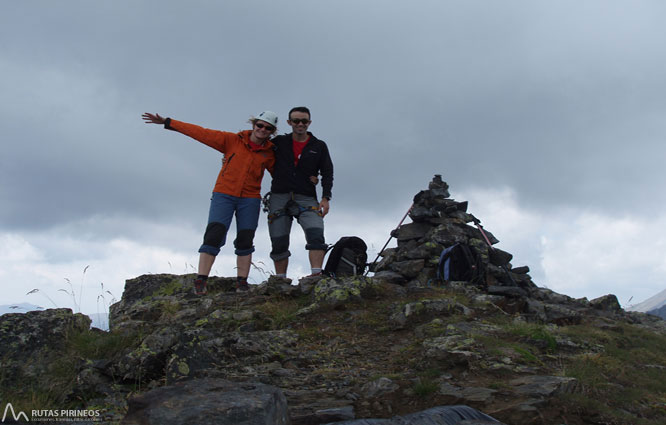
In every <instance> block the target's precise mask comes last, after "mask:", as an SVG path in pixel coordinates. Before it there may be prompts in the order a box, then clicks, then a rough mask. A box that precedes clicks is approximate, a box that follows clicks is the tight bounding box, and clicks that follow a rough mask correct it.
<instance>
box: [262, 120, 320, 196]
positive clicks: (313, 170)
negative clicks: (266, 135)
mask: <svg viewBox="0 0 666 425" xmlns="http://www.w3.org/2000/svg"><path fill="white" fill-rule="evenodd" d="M308 134H309V135H310V140H309V141H308V143H307V145H305V147H304V148H303V152H302V153H301V158H300V159H299V160H298V166H294V149H293V136H292V133H289V134H283V135H280V136H277V137H275V138H273V139H271V142H273V144H274V145H275V169H274V170H273V183H272V184H271V192H273V193H290V192H294V193H299V194H301V195H306V196H311V197H313V198H315V199H316V198H317V189H316V186H315V185H313V184H312V182H311V181H310V176H318V175H321V186H322V188H323V191H322V197H323V198H328V199H331V189H332V188H333V162H332V161H331V156H330V154H329V153H328V146H326V143H324V141H323V140H319V139H317V138H316V137H315V136H313V135H312V133H310V132H308Z"/></svg>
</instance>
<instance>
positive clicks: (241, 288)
mask: <svg viewBox="0 0 666 425" xmlns="http://www.w3.org/2000/svg"><path fill="white" fill-rule="evenodd" d="M249 290H250V285H248V284H247V280H239V281H238V282H237V283H236V292H247V291H249Z"/></svg>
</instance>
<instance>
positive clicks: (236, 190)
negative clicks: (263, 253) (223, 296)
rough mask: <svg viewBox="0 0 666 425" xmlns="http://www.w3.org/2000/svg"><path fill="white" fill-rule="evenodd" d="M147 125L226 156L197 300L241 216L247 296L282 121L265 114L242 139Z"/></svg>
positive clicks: (239, 245) (242, 279) (240, 253)
mask: <svg viewBox="0 0 666 425" xmlns="http://www.w3.org/2000/svg"><path fill="white" fill-rule="evenodd" d="M142 117H143V120H144V121H145V122H146V123H147V124H163V125H164V128H166V129H169V130H175V131H177V132H179V133H182V134H185V135H186V136H189V137H191V138H193V139H195V140H198V141H199V142H201V143H204V144H206V145H208V146H210V147H211V148H213V149H216V150H218V151H220V152H222V153H223V154H224V160H223V162H222V169H221V170H220V173H219V175H218V177H217V181H216V183H215V188H214V189H213V196H212V198H211V204H210V211H209V214H208V226H207V227H206V232H205V233H204V238H203V244H202V245H201V247H200V248H199V270H198V276H197V278H196V279H195V281H194V291H195V293H196V294H197V295H204V294H205V293H206V281H207V279H208V275H209V274H210V270H211V268H212V267H213V263H214V262H215V257H216V256H217V254H218V253H219V252H220V248H221V247H222V246H223V245H224V243H225V242H226V237H227V231H228V230H229V226H230V225H231V220H232V218H233V216H234V215H235V216H236V240H234V247H235V248H236V250H235V252H236V255H237V258H236V265H237V270H238V273H237V280H238V283H237V289H238V290H239V291H247V290H248V284H247V277H248V275H249V273H250V264H251V263H252V253H253V252H254V245H253V240H254V233H255V231H256V229H257V224H258V221H259V211H260V209H261V179H262V178H263V176H264V170H268V171H269V172H270V173H272V172H273V166H274V165H275V155H274V152H273V144H272V143H271V141H270V138H271V136H272V135H273V134H274V133H275V132H276V131H277V121H278V119H277V115H276V114H275V113H274V112H271V111H264V112H262V113H261V114H259V115H258V116H256V117H253V118H251V119H250V122H251V123H252V130H245V131H241V132H239V133H230V132H226V131H219V130H210V129H207V128H203V127H199V126H198V125H194V124H188V123H186V122H182V121H177V120H173V119H171V118H163V117H161V116H160V115H159V114H154V115H153V114H150V113H147V112H146V113H144V114H143V115H142Z"/></svg>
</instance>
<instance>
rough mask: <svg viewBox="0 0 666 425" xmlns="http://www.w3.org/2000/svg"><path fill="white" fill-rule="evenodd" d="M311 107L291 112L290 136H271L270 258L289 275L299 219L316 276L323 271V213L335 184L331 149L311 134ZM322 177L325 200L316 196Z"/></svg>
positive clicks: (282, 274) (279, 271)
mask: <svg viewBox="0 0 666 425" xmlns="http://www.w3.org/2000/svg"><path fill="white" fill-rule="evenodd" d="M311 122H312V121H311V120H310V110H309V109H308V108H306V107H304V106H298V107H295V108H292V110H291V111H289V120H287V124H289V125H290V126H291V128H292V130H293V132H292V133H291V134H285V135H281V136H277V137H275V138H274V139H272V142H273V144H274V145H275V169H274V171H273V183H272V185H271V196H270V202H269V213H268V230H269V233H270V236H271V244H272V246H273V249H272V251H271V258H272V259H273V262H274V263H275V273H276V275H277V276H279V277H286V275H287V267H288V266H289V256H290V255H291V253H290V252H289V233H290V232H291V223H292V221H293V219H294V218H296V220H297V221H298V224H300V225H301V227H302V228H303V232H304V233H305V241H306V245H305V249H306V250H308V253H309V259H310V267H311V273H312V275H319V274H321V271H322V265H323V263H324V255H325V254H326V247H327V246H326V242H325V240H324V216H325V215H326V214H328V210H329V201H330V200H331V188H332V187H333V162H332V161H331V156H330V155H329V153H328V147H327V146H326V143H324V142H323V141H322V140H319V139H317V138H316V137H315V136H314V135H313V134H312V133H310V132H308V126H309V125H310V123H311ZM319 175H321V185H322V198H321V201H318V200H317V187H316V184H317V181H318V176H319Z"/></svg>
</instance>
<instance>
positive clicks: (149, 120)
mask: <svg viewBox="0 0 666 425" xmlns="http://www.w3.org/2000/svg"><path fill="white" fill-rule="evenodd" d="M141 118H143V120H144V121H145V122H146V124H164V123H165V122H166V118H162V117H161V116H160V114H154V115H153V114H150V113H148V112H145V113H144V114H143V115H141Z"/></svg>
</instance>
